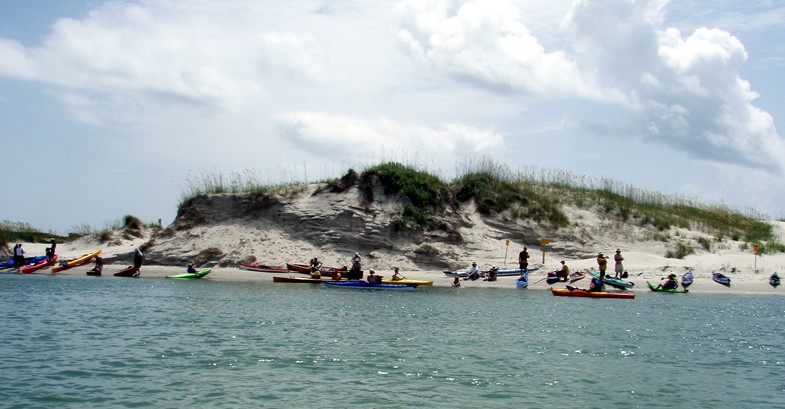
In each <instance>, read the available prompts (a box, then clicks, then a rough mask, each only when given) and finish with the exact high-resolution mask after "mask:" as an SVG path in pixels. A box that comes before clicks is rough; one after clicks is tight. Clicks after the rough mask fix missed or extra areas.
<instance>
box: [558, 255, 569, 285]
mask: <svg viewBox="0 0 785 409" xmlns="http://www.w3.org/2000/svg"><path fill="white" fill-rule="evenodd" d="M558 274H559V277H561V279H562V281H567V280H569V278H570V268H569V267H567V264H565V263H564V260H562V261H561V270H559V272H558Z"/></svg>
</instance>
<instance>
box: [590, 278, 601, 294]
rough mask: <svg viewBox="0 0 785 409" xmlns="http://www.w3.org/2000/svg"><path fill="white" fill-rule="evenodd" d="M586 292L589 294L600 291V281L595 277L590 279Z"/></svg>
mask: <svg viewBox="0 0 785 409" xmlns="http://www.w3.org/2000/svg"><path fill="white" fill-rule="evenodd" d="M586 291H588V292H590V293H596V292H600V291H602V280H600V279H599V278H597V277H592V279H591V282H590V283H589V289H588V290H586Z"/></svg>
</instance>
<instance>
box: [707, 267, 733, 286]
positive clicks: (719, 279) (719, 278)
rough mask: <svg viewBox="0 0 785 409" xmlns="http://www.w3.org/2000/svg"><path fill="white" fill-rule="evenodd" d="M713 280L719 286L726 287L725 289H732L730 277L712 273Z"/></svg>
mask: <svg viewBox="0 0 785 409" xmlns="http://www.w3.org/2000/svg"><path fill="white" fill-rule="evenodd" d="M711 279H712V280H714V281H715V282H716V283H718V284H722V285H724V286H725V287H730V277H728V276H726V275H724V274H722V273H718V272H716V271H712V272H711Z"/></svg>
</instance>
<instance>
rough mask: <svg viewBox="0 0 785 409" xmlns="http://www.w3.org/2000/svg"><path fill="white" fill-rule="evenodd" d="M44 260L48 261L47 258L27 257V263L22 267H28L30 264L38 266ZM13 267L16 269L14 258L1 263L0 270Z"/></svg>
mask: <svg viewBox="0 0 785 409" xmlns="http://www.w3.org/2000/svg"><path fill="white" fill-rule="evenodd" d="M44 260H46V256H34V257H25V261H24V263H22V265H23V266H27V265H30V264H37V263H40V262H41V261H44ZM12 267H15V264H14V259H13V258H12V259H10V260H7V261H3V262H0V269H4V268H12Z"/></svg>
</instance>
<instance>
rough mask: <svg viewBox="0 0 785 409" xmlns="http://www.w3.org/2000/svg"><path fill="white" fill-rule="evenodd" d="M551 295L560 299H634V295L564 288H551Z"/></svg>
mask: <svg viewBox="0 0 785 409" xmlns="http://www.w3.org/2000/svg"><path fill="white" fill-rule="evenodd" d="M551 293H552V294H553V295H558V296H562V297H590V298H627V299H632V298H635V294H634V293H608V292H605V291H592V292H589V291H586V290H578V289H576V290H568V289H566V288H553V287H551Z"/></svg>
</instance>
